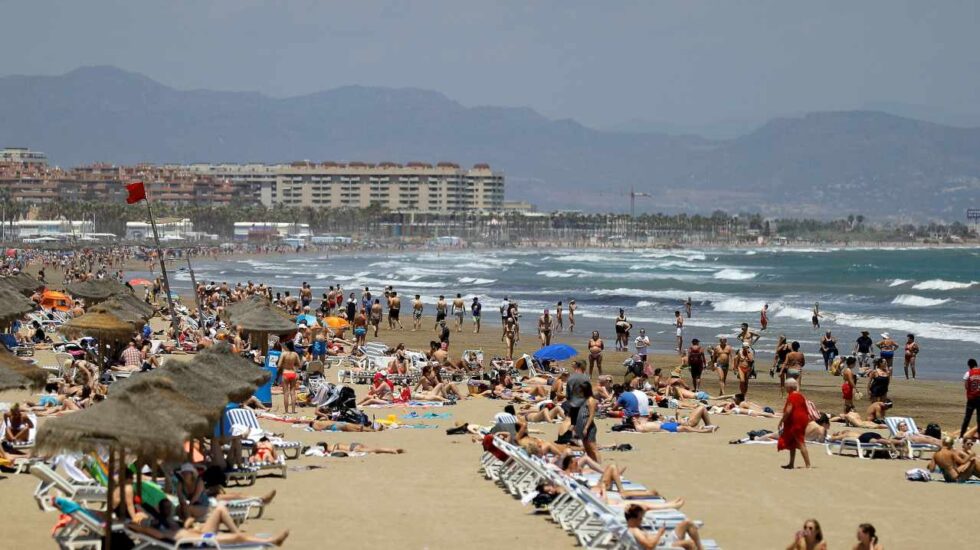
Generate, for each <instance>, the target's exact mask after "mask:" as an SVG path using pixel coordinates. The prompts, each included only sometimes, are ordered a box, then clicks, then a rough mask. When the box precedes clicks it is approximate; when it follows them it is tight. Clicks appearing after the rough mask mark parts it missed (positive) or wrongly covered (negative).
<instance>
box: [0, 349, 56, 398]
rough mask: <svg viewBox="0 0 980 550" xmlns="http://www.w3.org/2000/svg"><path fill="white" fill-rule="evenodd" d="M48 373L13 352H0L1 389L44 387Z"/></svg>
mask: <svg viewBox="0 0 980 550" xmlns="http://www.w3.org/2000/svg"><path fill="white" fill-rule="evenodd" d="M47 382H48V373H47V371H45V370H44V369H42V368H39V367H36V366H34V365H32V364H30V363H28V362H27V361H24V360H23V359H19V358H18V357H17V356H15V355H14V354H12V353H7V352H5V351H3V352H0V390H10V389H14V388H33V389H37V388H43V387H44V385H45V384H47Z"/></svg>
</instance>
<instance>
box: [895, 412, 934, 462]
mask: <svg viewBox="0 0 980 550" xmlns="http://www.w3.org/2000/svg"><path fill="white" fill-rule="evenodd" d="M902 422H904V423H905V424H906V425H907V426H908V433H910V434H914V435H921V434H922V432H920V431H919V427H918V426H916V425H915V419H914V418H912V417H910V416H886V417H885V424H886V425H887V426H888V431H889V432H891V435H892V437H897V436H898V435H899V432H898V425H899V424H901V423H902ZM905 445H906V448H907V450H908V456H910V457H913V458H923V456H922V455H923V453H935V452H936V451H938V450H939V447H937V446H935V445H929V444H928V443H912V442H911V441H906V442H905Z"/></svg>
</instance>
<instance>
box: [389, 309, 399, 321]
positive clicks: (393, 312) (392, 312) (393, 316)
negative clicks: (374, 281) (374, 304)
mask: <svg viewBox="0 0 980 550" xmlns="http://www.w3.org/2000/svg"><path fill="white" fill-rule="evenodd" d="M400 312H401V308H398V307H393V308H389V309H388V318H389V319H392V320H394V321H397V320H398V315H399V314H400Z"/></svg>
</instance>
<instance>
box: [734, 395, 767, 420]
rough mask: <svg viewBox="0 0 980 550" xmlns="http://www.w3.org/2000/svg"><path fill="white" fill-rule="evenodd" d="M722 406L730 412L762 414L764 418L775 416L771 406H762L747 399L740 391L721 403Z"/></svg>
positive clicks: (750, 414) (749, 414)
mask: <svg viewBox="0 0 980 550" xmlns="http://www.w3.org/2000/svg"><path fill="white" fill-rule="evenodd" d="M722 408H723V409H724V410H725V411H726V412H731V413H732V414H744V415H748V416H763V417H766V418H774V417H775V416H776V414H775V411H773V410H772V408H771V407H764V406H762V405H760V404H758V403H756V402H754V401H749V400H747V399H745V396H744V395H743V394H741V393H736V394H735V395H733V396H731V401H730V402H728V403H725V404H724V405H722Z"/></svg>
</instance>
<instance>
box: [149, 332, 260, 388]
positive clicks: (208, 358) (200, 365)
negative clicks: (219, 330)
mask: <svg viewBox="0 0 980 550" xmlns="http://www.w3.org/2000/svg"><path fill="white" fill-rule="evenodd" d="M169 364H170V363H168V365H169ZM190 364H191V365H192V366H193V367H194V368H195V369H197V370H198V371H206V372H212V373H214V374H215V375H217V376H218V377H220V378H224V379H226V380H237V381H240V382H243V383H245V384H247V385H248V386H250V387H251V388H252V391H255V388H257V387H259V386H261V385H262V384H265V383H266V382H267V381H268V380H269V373H268V371H266V370H264V369H262V368H260V367H259V366H258V365H256V364H255V363H253V362H252V361H249V360H248V359H245V358H243V357H241V356H240V355H236V354H234V353H232V351H231V346H229V345H227V344H218V345H215V346H212V347H210V348H208V349H206V350H204V351H203V352H201V353H198V354H197V355H196V356H194V360H193V361H191V363H190ZM252 391H250V392H249V393H248V394H247V395H246V394H241V395H239V396H238V397H240V398H241V399H246V398H248V396H249V395H251V393H252Z"/></svg>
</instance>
